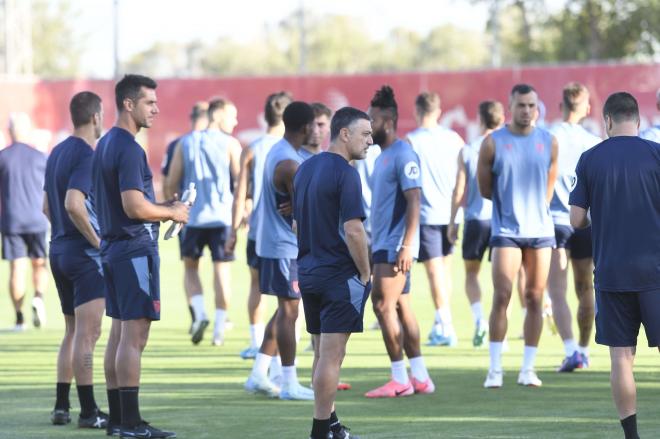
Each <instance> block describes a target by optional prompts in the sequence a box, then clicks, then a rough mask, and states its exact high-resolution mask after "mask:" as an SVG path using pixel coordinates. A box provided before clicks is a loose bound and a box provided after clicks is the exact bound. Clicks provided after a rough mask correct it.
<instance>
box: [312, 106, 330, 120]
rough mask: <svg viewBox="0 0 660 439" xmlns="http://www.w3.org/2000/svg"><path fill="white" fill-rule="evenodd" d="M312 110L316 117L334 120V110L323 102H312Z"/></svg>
mask: <svg viewBox="0 0 660 439" xmlns="http://www.w3.org/2000/svg"><path fill="white" fill-rule="evenodd" d="M311 105H312V110H314V117H321V116H326V117H327V118H328V119H330V118H332V110H331V109H330V107H328V106H327V105H325V104H324V103H323V102H312V103H311Z"/></svg>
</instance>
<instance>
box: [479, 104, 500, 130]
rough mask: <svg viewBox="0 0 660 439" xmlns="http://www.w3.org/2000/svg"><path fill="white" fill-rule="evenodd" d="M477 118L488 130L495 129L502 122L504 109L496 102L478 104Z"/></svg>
mask: <svg viewBox="0 0 660 439" xmlns="http://www.w3.org/2000/svg"><path fill="white" fill-rule="evenodd" d="M479 118H480V119H481V121H482V122H483V124H484V126H485V127H486V128H488V129H489V130H492V129H493V128H497V127H498V126H500V125H502V122H504V107H503V106H502V104H501V103H500V102H498V101H483V102H480V103H479Z"/></svg>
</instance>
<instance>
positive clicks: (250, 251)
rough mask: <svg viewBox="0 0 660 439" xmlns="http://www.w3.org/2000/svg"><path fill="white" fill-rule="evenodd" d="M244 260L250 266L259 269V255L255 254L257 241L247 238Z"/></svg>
mask: <svg viewBox="0 0 660 439" xmlns="http://www.w3.org/2000/svg"><path fill="white" fill-rule="evenodd" d="M245 253H246V260H247V264H248V265H249V266H250V268H254V269H256V270H258V269H259V255H258V254H257V241H255V240H254V239H248V240H247V246H246V247H245Z"/></svg>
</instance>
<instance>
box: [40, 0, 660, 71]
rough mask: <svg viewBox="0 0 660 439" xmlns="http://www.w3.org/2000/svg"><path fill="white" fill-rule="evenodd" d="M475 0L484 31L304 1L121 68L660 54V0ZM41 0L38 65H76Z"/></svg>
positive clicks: (386, 67)
mask: <svg viewBox="0 0 660 439" xmlns="http://www.w3.org/2000/svg"><path fill="white" fill-rule="evenodd" d="M454 1H461V0H454ZM463 1H467V0H463ZM469 1H471V2H472V3H481V4H486V5H487V6H488V7H489V10H490V12H491V13H490V19H489V20H488V23H487V24H486V26H485V29H483V31H480V32H474V31H470V30H466V29H462V28H461V27H459V26H457V25H453V24H444V25H439V26H437V27H435V28H433V29H432V30H431V31H430V32H428V34H425V35H421V34H420V33H418V32H416V31H415V30H411V29H404V28H396V29H393V30H391V31H390V32H389V34H388V35H387V36H386V38H385V39H375V38H374V37H373V36H371V35H370V34H369V32H368V30H367V29H365V26H364V22H363V21H362V20H358V19H357V18H354V17H350V16H346V15H315V14H314V13H313V12H312V11H309V10H305V11H304V15H303V16H304V20H303V19H302V17H301V15H300V14H301V13H303V12H301V11H296V12H294V13H292V14H291V15H290V16H289V17H287V18H286V19H284V20H282V21H281V22H280V23H278V24H277V25H276V26H271V27H265V28H264V29H263V31H262V32H261V36H260V37H259V38H257V39H254V40H252V41H249V42H245V43H240V42H236V41H234V40H232V39H231V38H226V37H225V38H221V39H219V40H217V41H215V42H202V41H191V42H188V43H171V42H167V41H163V42H159V43H156V44H155V45H154V46H152V47H151V48H149V49H148V50H145V51H143V52H141V53H138V54H136V55H134V56H132V57H131V58H130V59H128V60H125V61H124V62H123V64H122V66H121V70H123V71H140V72H143V73H145V74H149V75H153V76H159V77H180V76H186V77H196V76H197V77H199V76H217V75H278V74H295V73H303V72H304V73H355V72H393V71H394V72H396V71H412V70H415V71H419V70H440V69H462V68H475V67H484V66H492V65H512V64H522V63H553V62H571V61H577V62H585V61H596V60H612V59H615V60H627V61H649V60H657V59H658V57H659V56H660V0H564V1H563V3H562V4H561V6H560V7H559V8H557V7H555V8H554V10H552V11H550V9H549V7H548V5H547V4H546V1H545V0H469ZM64 2H65V3H66V0H64ZM33 4H34V9H35V12H34V13H33V45H34V47H33V49H34V58H35V60H38V62H37V63H35V73H36V74H38V75H42V76H60V77H61V76H67V75H72V74H73V75H75V68H76V66H77V65H78V63H79V62H78V61H79V59H80V56H81V54H82V49H81V47H80V45H79V43H76V42H75V41H73V40H72V35H73V32H70V31H67V29H66V23H67V22H69V20H66V19H65V18H66V17H65V14H71V13H75V11H72V10H71V8H70V7H69V8H64V9H63V8H58V9H57V10H53V9H52V8H48V4H47V2H46V1H44V0H34V2H33ZM404 7H405V6H404ZM420 13H423V12H422V11H420Z"/></svg>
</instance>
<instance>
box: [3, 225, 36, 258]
mask: <svg viewBox="0 0 660 439" xmlns="http://www.w3.org/2000/svg"><path fill="white" fill-rule="evenodd" d="M46 253H47V252H46V232H40V233H18V234H3V235H2V259H5V260H8V261H13V260H14V259H20V258H30V259H40V258H45V257H46Z"/></svg>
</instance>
